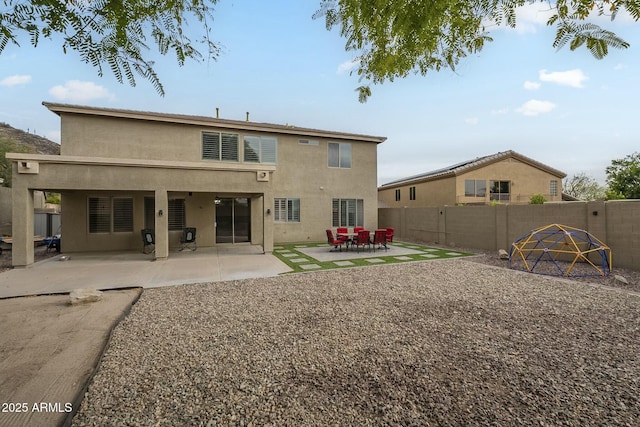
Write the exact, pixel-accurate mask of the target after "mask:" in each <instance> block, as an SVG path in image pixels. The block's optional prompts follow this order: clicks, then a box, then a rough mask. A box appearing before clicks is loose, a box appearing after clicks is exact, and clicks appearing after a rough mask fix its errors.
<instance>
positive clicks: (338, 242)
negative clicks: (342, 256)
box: [327, 230, 345, 252]
mask: <svg viewBox="0 0 640 427" xmlns="http://www.w3.org/2000/svg"><path fill="white" fill-rule="evenodd" d="M327 243H329V244H330V245H331V246H333V247H334V249H339V250H340V252H342V245H344V243H345V241H344V240H340V239H336V238H334V237H333V231H331V230H327ZM329 252H331V250H329Z"/></svg>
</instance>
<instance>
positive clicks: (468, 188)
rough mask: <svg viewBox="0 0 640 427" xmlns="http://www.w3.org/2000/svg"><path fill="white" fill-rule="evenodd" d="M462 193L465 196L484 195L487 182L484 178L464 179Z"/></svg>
mask: <svg viewBox="0 0 640 427" xmlns="http://www.w3.org/2000/svg"><path fill="white" fill-rule="evenodd" d="M492 182H493V181H492ZM464 195H465V196H466V197H486V195H487V182H486V181H485V180H484V179H465V180H464Z"/></svg>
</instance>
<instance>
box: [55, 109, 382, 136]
mask: <svg viewBox="0 0 640 427" xmlns="http://www.w3.org/2000/svg"><path fill="white" fill-rule="evenodd" d="M42 105H44V106H45V107H47V108H48V109H49V110H50V111H52V112H53V113H56V114H57V115H59V116H60V115H61V114H82V115H93V116H102V117H113V118H122V119H131V120H147V121H154V122H164V123H174V124H184V125H193V126H204V127H216V128H221V129H234V130H246V131H253V132H270V133H281V134H288V135H296V136H303V137H315V138H328V139H339V140H351V141H364V142H372V143H376V144H380V143H382V142H384V141H386V140H387V138H386V137H383V136H373V135H361V134H355V133H344V132H334V131H326V130H321V129H310V128H303V127H297V126H293V125H279V124H272V123H259V122H250V121H241V120H228V119H218V118H213V117H206V116H192V115H184V114H170V113H157V112H150V111H135V110H126V109H116V108H98V107H87V106H81V105H71V104H58V103H51V102H43V103H42Z"/></svg>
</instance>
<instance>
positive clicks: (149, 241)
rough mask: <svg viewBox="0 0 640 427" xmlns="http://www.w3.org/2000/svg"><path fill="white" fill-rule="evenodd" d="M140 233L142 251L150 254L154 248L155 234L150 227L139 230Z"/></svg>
mask: <svg viewBox="0 0 640 427" xmlns="http://www.w3.org/2000/svg"><path fill="white" fill-rule="evenodd" d="M140 234H141V235H142V245H143V246H142V253H143V254H150V253H152V252H155V250H156V236H155V234H154V232H153V230H152V229H150V228H144V229H142V230H141V231H140Z"/></svg>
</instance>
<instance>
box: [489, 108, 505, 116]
mask: <svg viewBox="0 0 640 427" xmlns="http://www.w3.org/2000/svg"><path fill="white" fill-rule="evenodd" d="M508 112H509V109H508V108H499V109H497V110H491V114H493V115H494V116H500V115H503V114H507V113H508Z"/></svg>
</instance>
